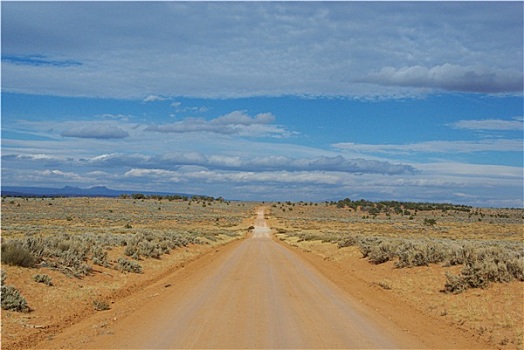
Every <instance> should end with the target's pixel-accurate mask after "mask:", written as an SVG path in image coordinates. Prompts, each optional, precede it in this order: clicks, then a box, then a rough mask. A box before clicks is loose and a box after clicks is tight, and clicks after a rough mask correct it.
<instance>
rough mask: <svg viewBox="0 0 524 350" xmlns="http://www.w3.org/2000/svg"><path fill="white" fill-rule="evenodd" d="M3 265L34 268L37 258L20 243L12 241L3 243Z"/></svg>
mask: <svg viewBox="0 0 524 350" xmlns="http://www.w3.org/2000/svg"><path fill="white" fill-rule="evenodd" d="M1 249H2V263H4V264H7V265H14V266H22V267H32V266H33V265H34V263H35V258H34V257H33V255H32V254H31V252H30V251H29V250H28V249H27V248H25V247H23V246H22V245H21V244H19V242H16V241H12V242H6V243H2V248H1Z"/></svg>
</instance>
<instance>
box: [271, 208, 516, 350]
mask: <svg viewBox="0 0 524 350" xmlns="http://www.w3.org/2000/svg"><path fill="white" fill-rule="evenodd" d="M471 213H473V215H470V214H471ZM411 214H412V215H397V214H394V213H390V214H389V215H386V214H384V213H380V214H378V215H377V216H376V217H375V218H373V217H372V216H370V215H369V213H368V212H363V211H361V210H360V208H358V209H357V210H353V209H349V208H337V207H336V205H327V204H324V203H322V204H320V203H318V204H314V205H310V204H309V203H307V204H306V203H275V204H272V205H271V211H270V215H269V217H268V218H269V222H270V226H271V227H272V228H273V229H274V230H275V231H276V235H277V237H278V238H279V239H280V240H282V241H283V242H285V243H286V244H289V245H292V246H295V247H297V248H299V249H300V250H302V251H306V252H310V253H313V254H316V255H319V256H321V257H322V258H323V259H324V260H325V261H326V263H328V262H329V263H331V264H332V265H333V266H336V267H337V268H339V269H340V270H339V271H340V273H339V274H344V275H345V276H346V278H344V280H346V281H347V284H346V285H347V289H348V291H351V288H352V287H351V284H352V283H354V284H358V283H365V284H367V285H368V286H369V287H370V291H371V292H373V293H375V292H376V293H381V294H383V295H386V296H387V298H388V300H389V301H390V302H391V303H399V305H402V304H403V303H405V304H407V305H409V306H410V307H413V308H414V309H416V310H418V311H419V312H420V313H423V314H426V315H427V316H428V317H432V318H434V319H437V320H440V321H441V322H443V323H447V324H450V325H452V326H454V327H457V328H460V329H463V330H464V331H465V332H466V333H467V334H468V335H469V336H471V337H478V338H480V339H482V340H484V341H486V342H487V343H489V344H492V346H493V348H501V349H505V348H508V349H510V348H517V349H522V347H523V330H524V319H523V315H524V307H523V303H524V283H523V281H522V279H521V280H520V281H519V280H516V279H513V280H512V281H511V282H508V283H490V284H488V285H487V286H485V288H469V289H467V290H465V291H463V292H461V293H456V294H454V293H446V292H445V285H446V283H447V278H446V273H447V274H450V275H454V276H455V275H459V274H460V273H461V270H462V269H463V266H462V265H461V264H457V265H454V266H448V265H450V264H449V263H446V262H445V261H443V262H441V263H429V264H428V265H427V266H417V267H410V268H400V267H398V261H399V258H398V257H396V256H395V257H392V258H391V259H390V260H389V261H386V262H384V263H371V262H370V261H369V257H368V258H364V257H363V254H362V247H359V245H358V244H355V245H352V246H347V247H343V246H344V244H343V242H345V241H347V240H348V237H361V238H362V237H363V238H364V239H368V238H369V239H377V240H378V242H381V241H382V242H386V243H388V242H424V243H428V242H429V243H431V242H434V243H441V242H442V243H443V244H445V245H446V246H447V245H453V246H458V247H463V246H472V247H488V248H487V249H499V248H500V247H503V248H507V249H508V250H509V251H510V252H511V254H514V255H515V256H520V263H521V265H520V269H522V262H523V260H524V258H523V255H524V243H523V226H522V223H523V214H524V212H523V211H522V210H518V209H484V208H483V209H472V210H471V211H470V212H466V211H449V210H448V211H445V212H443V211H441V210H433V211H422V212H421V211H419V212H417V213H416V214H415V213H414V212H413V211H412V212H411ZM413 214H415V215H413ZM410 216H411V218H410ZM429 219H434V220H435V221H436V223H435V224H434V225H430V224H428V220H429ZM479 219H480V220H479ZM340 246H342V248H340ZM520 271H521V272H522V270H520ZM332 277H333V276H332ZM333 278H334V279H337V278H339V277H337V276H334V277H333ZM338 282H339V285H342V286H344V281H341V280H340V279H339V280H338ZM362 298H363V300H364V301H365V296H363V297H362Z"/></svg>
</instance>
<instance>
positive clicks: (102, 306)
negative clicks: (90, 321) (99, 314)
mask: <svg viewBox="0 0 524 350" xmlns="http://www.w3.org/2000/svg"><path fill="white" fill-rule="evenodd" d="M93 307H94V308H95V310H96V311H104V310H109V304H108V303H107V302H105V301H103V300H95V301H93Z"/></svg>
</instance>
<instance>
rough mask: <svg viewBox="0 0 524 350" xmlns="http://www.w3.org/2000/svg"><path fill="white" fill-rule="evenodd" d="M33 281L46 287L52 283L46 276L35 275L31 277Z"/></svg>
mask: <svg viewBox="0 0 524 350" xmlns="http://www.w3.org/2000/svg"><path fill="white" fill-rule="evenodd" d="M33 280H34V281H35V282H37V283H44V284H46V285H48V286H52V285H53V282H52V281H51V277H49V276H48V275H41V274H37V275H34V276H33Z"/></svg>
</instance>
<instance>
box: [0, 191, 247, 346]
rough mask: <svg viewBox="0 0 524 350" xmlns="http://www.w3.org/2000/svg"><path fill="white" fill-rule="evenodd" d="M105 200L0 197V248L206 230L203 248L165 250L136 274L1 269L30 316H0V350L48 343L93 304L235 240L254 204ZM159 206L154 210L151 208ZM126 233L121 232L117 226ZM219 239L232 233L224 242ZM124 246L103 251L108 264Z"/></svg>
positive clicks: (132, 290)
mask: <svg viewBox="0 0 524 350" xmlns="http://www.w3.org/2000/svg"><path fill="white" fill-rule="evenodd" d="M205 203H206V204H205V207H204V202H202V201H200V202H199V203H196V202H192V203H191V204H189V203H188V202H184V201H172V202H170V201H167V200H162V201H158V200H152V199H149V200H132V199H107V198H71V199H65V198H56V199H43V200H42V199H29V200H27V201H26V200H24V199H21V198H15V199H13V198H7V199H5V200H4V201H3V202H2V242H4V241H6V240H8V239H10V238H17V237H18V238H19V237H23V236H24V235H25V234H32V235H36V236H40V235H42V236H46V235H52V234H55V233H69V234H71V235H74V234H82V233H84V232H89V233H115V234H119V233H137V232H146V231H149V230H150V231H155V232H162V231H164V230H166V231H169V230H176V231H181V232H185V231H200V232H208V233H209V237H210V238H211V239H207V238H203V239H202V241H204V242H206V244H202V245H197V244H193V245H190V246H188V247H185V248H184V247H183V248H177V249H175V250H172V251H171V253H170V254H168V255H162V256H161V258H160V259H144V260H140V261H139V262H138V263H139V264H140V265H142V267H143V273H142V274H135V273H124V272H120V271H117V270H115V269H110V268H105V267H102V266H98V265H93V264H92V262H91V261H88V264H89V265H90V266H92V267H93V273H92V274H90V275H88V276H85V277H83V278H72V277H67V276H66V275H64V274H63V273H61V272H59V271H56V270H52V269H50V268H40V267H39V268H22V267H16V266H9V265H5V264H2V270H4V271H5V272H6V275H7V278H6V282H5V283H6V284H7V285H13V286H15V287H16V288H17V289H18V290H19V291H20V292H21V294H22V296H23V297H25V299H26V300H27V303H28V305H29V307H30V308H31V312H29V313H21V312H14V311H6V310H2V314H1V321H2V332H1V348H2V349H21V348H30V347H33V346H34V345H35V344H37V343H38V342H40V341H42V340H45V339H51V338H52V337H53V336H54V335H55V334H57V333H59V332H60V331H62V330H63V329H65V328H68V327H70V326H71V325H73V324H75V323H76V322H78V321H80V320H82V319H84V318H86V317H88V316H90V315H92V314H94V313H97V311H96V310H95V309H94V306H93V302H94V301H95V300H96V301H104V302H106V303H108V304H109V306H110V307H111V306H112V305H113V304H114V303H115V302H116V301H117V300H121V299H124V298H127V297H130V296H132V295H133V294H136V293H137V292H139V291H141V290H143V289H144V288H145V287H146V286H149V285H151V284H153V283H155V282H157V281H159V280H161V279H162V278H163V277H165V276H167V275H169V274H171V273H173V272H174V271H176V270H179V269H183V267H184V266H185V265H186V264H188V263H191V262H192V261H194V260H196V259H198V258H199V257H201V256H202V255H206V254H214V253H215V251H216V250H217V249H219V246H222V245H224V244H227V243H229V242H231V241H234V240H238V239H242V238H243V237H244V236H245V234H246V233H247V232H248V227H249V226H250V225H252V222H253V216H254V204H249V203H237V202H231V203H229V204H227V203H221V202H217V201H215V202H212V203H210V202H205ZM159 208H160V210H159ZM127 224H129V225H131V226H132V228H125V225H127ZM226 234H236V236H233V237H231V236H229V235H226ZM123 252H124V247H114V248H113V249H112V250H110V251H108V255H109V260H110V261H113V262H114V261H116V260H117V259H118V258H119V257H125V258H127V259H129V260H131V259H130V258H129V257H126V256H125V255H124V253H123ZM35 274H47V275H49V276H50V277H51V279H52V283H53V286H47V285H45V284H42V283H36V282H35V281H34V280H33V276H34V275H35Z"/></svg>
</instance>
